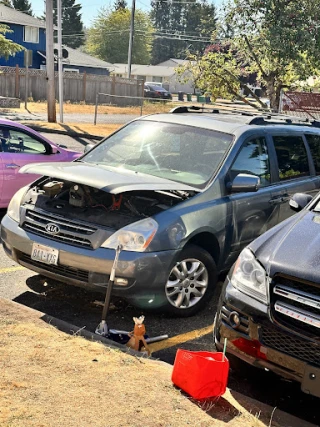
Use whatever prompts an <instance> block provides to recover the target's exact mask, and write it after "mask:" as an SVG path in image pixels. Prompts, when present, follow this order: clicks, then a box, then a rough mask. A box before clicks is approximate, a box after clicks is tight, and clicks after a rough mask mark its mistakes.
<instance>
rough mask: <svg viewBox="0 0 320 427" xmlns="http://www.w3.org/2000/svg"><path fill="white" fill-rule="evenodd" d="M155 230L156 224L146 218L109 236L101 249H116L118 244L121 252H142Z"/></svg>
mask: <svg viewBox="0 0 320 427" xmlns="http://www.w3.org/2000/svg"><path fill="white" fill-rule="evenodd" d="M157 230H158V223H157V222H156V221H155V220H154V219H152V218H146V219H143V220H141V221H137V222H135V223H133V224H130V225H127V226H126V227H124V228H121V230H119V231H117V232H116V233H114V234H113V235H112V236H110V237H109V239H107V240H106V241H105V242H104V243H103V244H102V245H101V247H103V248H109V249H116V248H117V246H118V245H119V244H120V245H121V246H122V250H125V251H133V252H143V251H145V250H146V249H147V247H148V246H149V245H150V243H151V241H152V239H153V237H154V235H155V234H156V232H157Z"/></svg>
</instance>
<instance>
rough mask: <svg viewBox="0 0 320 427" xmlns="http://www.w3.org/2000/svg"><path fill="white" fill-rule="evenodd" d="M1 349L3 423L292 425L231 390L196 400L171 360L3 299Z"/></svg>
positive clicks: (29, 426)
mask: <svg viewBox="0 0 320 427" xmlns="http://www.w3.org/2000/svg"><path fill="white" fill-rule="evenodd" d="M0 354H1V358H0V369H1V373H2V375H1V377H0V425H1V426H3V427H9V426H14V427H41V426H46V427H48V426H49V427H51V426H57V425H61V426H64V427H73V426H77V427H78V426H79V425H81V426H95V427H100V426H101V427H102V426H103V427H109V426H110V427H111V426H112V427H114V426H123V427H128V426H130V427H138V426H139V427H140V426H141V425H143V426H146V427H149V426H150V427H171V426H172V427H175V426H176V427H184V426H195V425H196V426H203V427H211V426H213V427H222V426H225V425H226V423H227V424H228V426H230V427H245V426H246V427H262V426H271V425H272V426H280V425H282V426H286V427H288V425H289V424H278V423H274V422H272V423H270V422H269V421H270V417H271V414H270V408H267V409H264V410H263V411H261V408H260V409H259V407H256V406H255V405H256V404H253V403H250V404H249V403H248V402H247V405H246V404H244V402H243V401H242V402H241V404H240V403H239V402H238V400H239V399H238V400H237V399H236V398H235V396H233V395H232V393H231V392H230V391H228V392H227V393H226V394H225V395H224V396H223V397H221V398H219V399H215V400H213V401H206V402H201V403H199V402H191V401H190V400H189V399H188V398H187V397H186V396H184V395H183V394H182V393H181V392H180V391H179V390H177V389H176V388H175V387H174V386H173V385H172V382H171V372H172V367H171V366H170V365H167V364H165V363H163V362H159V361H155V360H151V359H140V358H137V357H134V356H131V355H129V354H125V353H123V352H121V351H120V350H116V349H113V348H108V347H105V346H104V345H102V344H99V343H95V342H90V341H87V340H85V339H84V338H81V337H79V336H76V335H75V336H69V335H66V334H64V333H62V332H60V331H58V330H57V329H55V328H54V327H53V326H50V325H48V324H46V323H45V322H44V321H43V320H41V313H39V312H36V311H33V310H30V309H28V308H26V307H23V306H20V305H18V304H16V303H13V302H11V301H7V300H4V299H0ZM242 398H243V397H242ZM271 410H272V408H271ZM259 418H260V419H259ZM290 425H291V424H290Z"/></svg>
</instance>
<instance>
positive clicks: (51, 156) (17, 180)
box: [0, 120, 80, 208]
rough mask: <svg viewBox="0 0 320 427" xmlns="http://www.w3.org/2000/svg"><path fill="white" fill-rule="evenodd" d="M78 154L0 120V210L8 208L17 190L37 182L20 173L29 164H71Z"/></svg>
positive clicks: (32, 132)
mask: <svg viewBox="0 0 320 427" xmlns="http://www.w3.org/2000/svg"><path fill="white" fill-rule="evenodd" d="M79 156H80V153H77V152H75V151H70V150H66V149H64V148H62V147H60V146H58V145H57V144H54V143H53V142H52V141H49V140H48V139H47V138H45V137H44V136H42V135H40V134H39V133H38V132H35V131H34V130H32V129H30V128H29V127H27V126H24V125H21V124H19V123H16V122H12V121H10V120H0V208H5V207H7V206H8V204H9V201H10V199H11V197H12V196H13V195H14V194H15V193H16V191H17V190H19V188H21V187H24V186H25V185H27V184H29V183H30V182H32V181H34V180H35V179H36V178H38V176H37V175H25V174H24V175H22V174H19V170H20V168H21V167H22V166H24V165H27V164H29V163H39V162H71V161H72V160H74V159H76V158H77V157H79Z"/></svg>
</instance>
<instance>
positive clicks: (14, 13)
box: [0, 4, 46, 28]
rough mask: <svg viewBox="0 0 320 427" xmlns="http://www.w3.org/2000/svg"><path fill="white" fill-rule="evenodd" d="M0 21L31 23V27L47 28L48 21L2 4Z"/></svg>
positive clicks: (20, 23) (6, 22)
mask: <svg viewBox="0 0 320 427" xmlns="http://www.w3.org/2000/svg"><path fill="white" fill-rule="evenodd" d="M0 22H2V23H4V24H18V25H29V26H31V27H38V28H46V21H42V20H41V19H37V18H34V17H33V16H30V15H27V14H26V13H23V12H20V11H19V10H16V9H13V8H11V7H7V6H5V5H4V4H0Z"/></svg>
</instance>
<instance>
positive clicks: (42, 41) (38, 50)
mask: <svg viewBox="0 0 320 427" xmlns="http://www.w3.org/2000/svg"><path fill="white" fill-rule="evenodd" d="M0 23H1V24H5V25H8V26H9V27H10V29H11V30H12V32H11V33H7V34H6V38H8V39H10V40H12V41H14V42H15V43H18V44H19V45H21V46H23V47H25V48H26V49H28V50H31V51H32V65H31V67H30V68H35V69H42V70H45V68H46V33H45V29H46V23H45V21H43V20H41V19H37V18H34V17H33V16H30V15H27V14H26V13H23V12H20V11H18V10H16V9H12V8H10V7H7V6H4V5H3V4H0ZM54 48H55V50H57V48H58V46H57V45H55V47H54ZM63 48H64V53H65V56H67V57H66V58H64V59H63V69H64V71H69V72H70V71H72V72H76V73H83V72H84V71H86V72H87V73H88V74H101V75H109V74H110V70H114V68H115V67H114V66H113V65H112V64H110V63H109V62H105V61H102V60H101V59H98V58H94V57H92V56H90V55H87V54H85V53H83V52H81V51H79V50H75V49H71V48H70V47H68V46H64V47H63ZM56 56H57V55H55V58H56ZM16 65H18V66H19V67H20V68H23V67H24V51H21V52H18V53H16V54H15V56H10V57H9V58H8V59H6V58H4V57H0V66H9V67H15V66H16Z"/></svg>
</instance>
